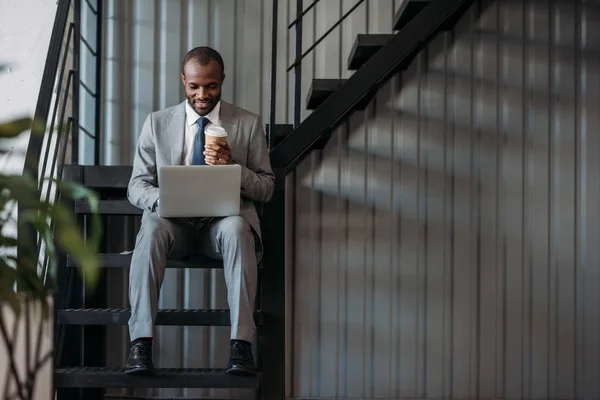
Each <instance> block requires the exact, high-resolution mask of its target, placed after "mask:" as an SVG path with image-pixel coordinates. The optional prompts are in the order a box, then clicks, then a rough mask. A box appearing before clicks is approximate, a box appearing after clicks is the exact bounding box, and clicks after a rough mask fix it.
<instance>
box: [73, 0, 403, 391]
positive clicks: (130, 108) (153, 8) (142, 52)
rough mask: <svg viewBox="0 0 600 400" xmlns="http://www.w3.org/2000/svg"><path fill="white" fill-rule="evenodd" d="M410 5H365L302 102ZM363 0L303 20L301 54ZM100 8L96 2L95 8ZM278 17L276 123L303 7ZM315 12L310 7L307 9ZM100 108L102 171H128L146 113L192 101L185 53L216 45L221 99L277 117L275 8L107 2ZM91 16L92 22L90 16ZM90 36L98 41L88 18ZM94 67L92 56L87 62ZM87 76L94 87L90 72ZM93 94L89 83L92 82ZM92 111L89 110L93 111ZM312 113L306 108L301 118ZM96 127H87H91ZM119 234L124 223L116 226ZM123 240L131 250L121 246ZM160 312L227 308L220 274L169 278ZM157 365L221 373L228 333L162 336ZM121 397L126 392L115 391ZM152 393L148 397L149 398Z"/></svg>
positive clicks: (288, 92)
mask: <svg viewBox="0 0 600 400" xmlns="http://www.w3.org/2000/svg"><path fill="white" fill-rule="evenodd" d="M402 1H403V0H367V1H366V2H365V3H364V4H363V5H361V6H360V7H359V8H358V9H356V10H355V12H354V13H353V14H352V15H351V16H350V17H349V18H348V19H347V20H346V21H345V22H344V23H343V25H342V27H341V29H340V28H338V29H336V30H335V31H334V32H333V33H332V34H331V35H330V36H329V37H328V38H327V39H325V40H324V41H323V42H322V43H321V44H319V46H317V48H316V49H315V52H314V53H312V54H311V55H309V56H308V57H307V58H306V59H305V60H304V62H303V71H302V79H303V84H302V95H301V98H302V99H303V100H304V99H305V98H306V94H307V92H308V88H309V86H310V83H311V79H312V78H313V77H317V78H338V77H346V76H349V75H350V73H351V72H350V71H347V69H346V65H347V57H348V54H349V52H350V49H351V47H352V44H353V43H354V39H355V38H356V35H357V34H358V33H368V32H371V33H379V32H388V33H389V32H391V26H392V17H393V12H394V10H396V8H397V7H398V6H399V5H400V4H401V3H402ZM356 2H357V0H324V1H321V2H320V3H319V4H318V5H317V6H316V7H315V8H314V9H313V10H311V11H310V12H309V13H308V14H307V15H306V16H305V19H304V34H303V42H304V46H303V49H304V50H306V49H308V47H309V46H310V45H312V44H313V43H314V41H315V40H316V39H317V38H318V37H320V36H321V35H322V34H323V33H325V32H326V31H327V30H328V29H329V28H330V27H331V26H332V25H333V24H334V23H335V22H336V21H337V20H338V19H339V18H340V17H341V16H342V15H343V14H344V13H345V12H346V11H348V10H349V9H350V8H352V6H353V5H354V4H356ZM92 3H93V2H92ZM279 3H280V4H279V16H278V21H279V22H278V27H279V29H278V63H277V66H278V72H277V99H278V101H277V122H278V123H285V122H291V121H292V119H293V115H292V112H293V84H294V75H293V72H290V73H286V72H285V70H286V68H287V66H289V65H291V64H292V62H293V57H294V41H295V34H294V31H293V30H290V31H288V29H287V25H288V24H289V23H290V22H291V21H292V20H293V19H294V18H295V8H296V2H295V0H288V1H280V2H279ZM304 3H305V4H304V6H305V7H307V6H308V5H309V4H310V3H311V1H306V0H305V1H304ZM104 4H105V9H104V36H103V37H104V38H105V39H104V49H103V51H104V60H103V77H104V85H103V88H102V90H103V100H104V101H103V104H102V107H103V109H102V111H103V113H102V125H103V128H102V132H103V139H102V140H103V143H102V157H101V163H104V164H109V165H110V164H113V165H118V164H130V163H131V161H132V156H133V150H134V146H135V143H136V141H137V137H138V135H139V131H140V129H141V125H142V123H143V121H144V118H145V117H146V115H147V114H148V113H149V112H151V111H153V110H157V109H160V108H163V107H168V106H171V105H174V104H177V103H179V102H181V101H183V99H184V94H183V86H182V84H181V81H180V78H179V74H180V63H181V59H182V58H183V56H184V54H185V52H186V51H187V50H188V49H190V48H191V47H194V46H198V45H210V46H213V47H215V48H216V49H217V50H219V51H220V52H221V54H222V55H223V58H224V61H225V68H226V71H225V72H226V74H227V77H226V82H225V84H224V87H223V98H224V99H225V100H228V101H231V102H234V103H235V104H236V105H238V106H240V107H244V108H246V109H248V110H250V111H253V112H256V113H259V114H260V115H261V116H262V118H263V121H264V122H267V121H268V118H269V90H270V62H271V23H272V16H271V5H272V2H271V0H219V1H217V0H153V1H150V0H105V1H104ZM88 17H89V15H88ZM88 25H89V29H88V35H89V37H90V38H94V32H93V30H92V29H93V27H92V25H91V23H90V22H89V20H88ZM87 57H88V58H87V62H90V60H91V57H90V55H89V54H88V55H87ZM90 71H93V70H90V69H89V68H88V69H87V72H88V75H86V76H87V77H88V81H90V80H91V79H92V74H91V73H90ZM87 83H88V85H89V86H91V87H92V88H93V85H91V83H90V82H87ZM91 104H92V103H91V102H88V103H87V106H88V107H87V108H86V107H83V109H84V110H87V111H90V110H89V106H90V105H91ZM306 115H308V111H306V110H304V109H303V116H306ZM90 123H91V119H89V118H88V119H87V120H85V121H84V124H85V125H86V126H87V127H88V128H90V127H93V125H91V126H90ZM81 148H82V151H83V152H84V154H85V158H84V160H83V163H88V164H89V163H92V158H91V155H92V154H93V152H92V149H93V147H92V141H91V140H90V139H86V140H84V143H83V144H82V146H81ZM111 223H112V224H115V225H117V226H119V225H120V224H121V223H122V219H121V218H114V219H113V220H112V222H111ZM121 239H122V238H118V237H116V236H113V240H112V245H113V247H112V250H111V251H121V250H125V249H131V248H132V246H133V241H132V238H131V237H128V238H127V237H126V238H124V239H123V240H121ZM123 242H124V243H123ZM110 282H111V301H112V303H111V305H112V306H115V307H123V306H126V305H127V289H126V287H127V286H126V285H127V283H126V276H125V275H124V274H122V273H115V272H111V277H110ZM160 307H161V308H202V307H204V308H226V307H227V303H226V297H225V284H224V282H223V277H222V272H220V271H167V275H166V278H165V283H164V287H163V291H162V298H161V304H160ZM110 337H111V339H112V340H111V348H114V349H115V351H114V352H111V353H110V354H109V359H108V362H109V363H110V364H111V365H120V364H121V363H123V361H124V357H125V354H124V352H125V349H126V338H127V331H126V329H124V328H110ZM157 337H158V339H157V341H156V347H157V348H156V353H157V354H156V360H155V361H156V364H157V365H160V366H163V367H180V366H185V367H223V366H224V365H225V364H226V363H227V357H228V337H229V331H228V329H227V328H198V327H191V328H178V327H161V328H158V329H157ZM117 392H119V391H117ZM146 393H150V392H146V391H143V392H140V394H146ZM155 393H156V394H160V395H162V396H182V395H188V396H209V395H210V396H218V397H220V398H231V397H252V396H253V395H254V393H253V392H251V391H224V390H210V391H209V390H170V389H169V390H160V391H155Z"/></svg>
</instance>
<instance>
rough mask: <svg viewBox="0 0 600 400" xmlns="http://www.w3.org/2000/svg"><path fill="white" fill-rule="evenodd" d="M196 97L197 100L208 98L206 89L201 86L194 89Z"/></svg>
mask: <svg viewBox="0 0 600 400" xmlns="http://www.w3.org/2000/svg"><path fill="white" fill-rule="evenodd" d="M196 98H197V99H199V100H204V99H206V98H208V91H207V90H204V89H203V88H199V89H198V90H197V91H196Z"/></svg>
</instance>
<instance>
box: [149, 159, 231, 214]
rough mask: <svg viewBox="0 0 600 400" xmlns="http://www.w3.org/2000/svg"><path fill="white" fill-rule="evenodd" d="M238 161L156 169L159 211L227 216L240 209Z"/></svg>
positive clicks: (162, 212)
mask: <svg viewBox="0 0 600 400" xmlns="http://www.w3.org/2000/svg"><path fill="white" fill-rule="evenodd" d="M241 179H242V168H241V167H240V166H239V165H169V166H163V167H161V168H160V169H159V171H158V190H159V196H160V197H159V199H160V201H159V202H158V215H159V216H160V217H162V218H172V217H190V218H191V217H227V216H230V215H239V213H240V185H241Z"/></svg>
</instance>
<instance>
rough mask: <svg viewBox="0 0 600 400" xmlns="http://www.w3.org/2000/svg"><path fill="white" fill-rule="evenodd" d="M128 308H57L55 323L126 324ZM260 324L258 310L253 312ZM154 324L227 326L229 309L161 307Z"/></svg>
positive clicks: (129, 311) (128, 314)
mask: <svg viewBox="0 0 600 400" xmlns="http://www.w3.org/2000/svg"><path fill="white" fill-rule="evenodd" d="M130 315H131V310H130V309H129V308H78V309H74V308H70V309H63V310H58V315H57V321H56V322H57V323H58V324H61V325H127V323H128V321H129V316H130ZM254 320H255V322H256V324H257V325H260V324H259V322H260V312H255V313H254ZM155 325H163V326H166V325H177V326H229V325H230V322H229V310H202V309H185V310H178V309H163V310H158V313H157V315H156V322H155Z"/></svg>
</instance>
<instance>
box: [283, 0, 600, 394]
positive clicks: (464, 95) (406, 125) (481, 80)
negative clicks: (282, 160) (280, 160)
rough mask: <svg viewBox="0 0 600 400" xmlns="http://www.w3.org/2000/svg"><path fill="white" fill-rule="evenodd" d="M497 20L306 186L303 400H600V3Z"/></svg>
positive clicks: (426, 71)
mask: <svg viewBox="0 0 600 400" xmlns="http://www.w3.org/2000/svg"><path fill="white" fill-rule="evenodd" d="M480 6H481V5H480V4H478V5H477V6H476V7H473V8H472V10H471V12H470V13H469V14H468V15H467V16H466V17H465V18H464V19H463V20H462V21H461V23H460V24H459V25H458V27H457V29H456V30H455V31H454V32H452V33H447V34H444V35H441V36H440V37H438V38H437V39H436V40H435V41H434V42H433V43H432V44H431V45H430V46H429V47H428V49H427V51H424V52H422V53H421V54H420V55H419V57H418V59H417V60H416V61H415V62H414V63H413V64H412V66H411V67H410V68H409V69H408V71H406V72H405V73H402V74H398V75H397V76H396V77H395V78H394V79H393V80H392V82H390V83H389V84H387V85H386V86H385V87H384V88H383V89H382V90H380V92H379V93H378V94H377V96H376V98H375V99H374V100H373V101H372V103H371V104H370V106H369V107H368V109H367V110H366V111H365V112H356V113H354V115H353V116H352V118H351V120H350V121H349V122H348V123H347V124H345V125H344V126H342V127H341V128H340V129H338V131H337V133H336V134H335V135H334V136H333V138H332V139H331V141H330V143H329V144H328V146H327V148H326V149H325V150H324V151H322V152H315V153H314V154H312V155H311V157H310V158H309V159H307V160H306V161H304V162H303V163H302V164H301V165H300V167H299V168H298V170H297V175H296V176H295V178H293V179H295V182H296V183H295V191H296V192H295V193H296V196H295V201H296V209H295V213H294V215H295V217H296V224H297V225H296V229H295V244H296V251H295V254H296V257H295V269H294V275H293V277H292V278H291V279H290V281H291V282H293V285H292V286H291V287H292V288H293V293H294V295H293V299H294V300H293V304H292V305H291V307H292V309H293V310H294V320H293V329H292V334H293V350H292V352H293V357H292V360H293V371H292V372H291V374H292V377H293V379H292V385H293V387H292V388H291V393H293V395H294V396H297V397H300V398H328V399H329V398H356V399H359V398H360V399H376V398H377V399H379V398H381V399H392V398H393V399H396V398H403V399H404V398H410V399H425V398H427V399H434V398H435V399H437V398H455V399H467V398H483V399H492V398H494V399H496V398H510V399H517V398H524V399H559V398H560V399H567V398H569V399H572V398H586V399H598V398H600V381H599V380H598V376H599V374H600V343H599V341H600V322H599V319H600V318H599V313H598V305H599V301H600V295H599V293H600V271H599V261H600V250H599V246H598V241H599V240H600V228H599V222H600V221H599V219H598V216H599V211H600V188H599V185H598V184H599V180H600V164H599V161H598V154H599V151H600V136H599V135H600V133H599V128H600V120H599V118H600V117H599V115H598V105H599V103H600V79H599V78H600V77H599V72H598V71H599V69H598V67H599V63H600V56H598V54H600V53H599V52H598V51H599V49H600V27H599V26H598V21H599V20H600V3H598V2H592V1H573V0H570V1H547V0H546V1H543V0H540V1H537V0H536V1H533V0H531V1H513V0H498V1H494V2H492V4H491V5H490V7H489V8H487V9H485V11H484V13H483V14H482V16H481V17H479V16H478V12H477V11H478V9H479V7H480ZM453 38H455V39H456V40H455V42H452V39H453Z"/></svg>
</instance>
